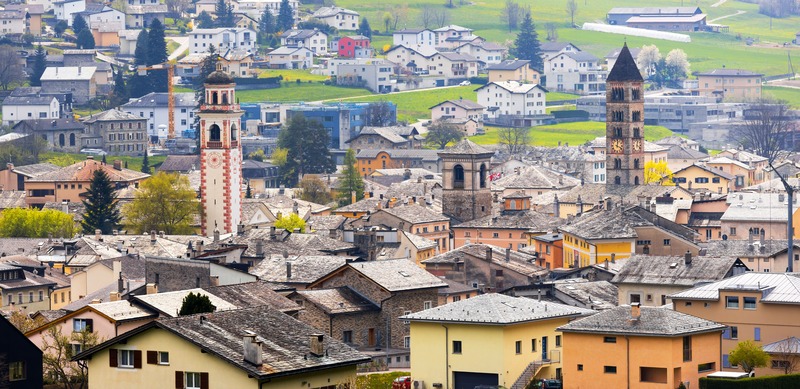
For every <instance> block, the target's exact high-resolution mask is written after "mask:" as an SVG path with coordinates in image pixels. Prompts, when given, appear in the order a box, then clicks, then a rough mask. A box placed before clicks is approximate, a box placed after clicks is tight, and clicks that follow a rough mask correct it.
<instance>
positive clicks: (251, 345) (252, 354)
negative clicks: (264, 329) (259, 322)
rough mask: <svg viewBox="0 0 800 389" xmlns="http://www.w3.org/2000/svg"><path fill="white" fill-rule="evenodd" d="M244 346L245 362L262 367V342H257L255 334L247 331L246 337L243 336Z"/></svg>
mask: <svg viewBox="0 0 800 389" xmlns="http://www.w3.org/2000/svg"><path fill="white" fill-rule="evenodd" d="M242 345H243V346H244V352H243V354H244V360H245V362H249V363H252V364H254V365H256V366H261V365H262V364H263V363H264V358H263V355H262V348H261V342H260V341H258V340H256V334H255V333H253V332H251V331H245V333H244V335H242Z"/></svg>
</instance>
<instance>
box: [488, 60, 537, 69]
mask: <svg viewBox="0 0 800 389" xmlns="http://www.w3.org/2000/svg"><path fill="white" fill-rule="evenodd" d="M530 63H531V61H528V60H525V59H509V60H505V61H502V62H500V63H496V64H492V65H489V66H487V67H486V70H488V71H492V70H517V69H519V68H521V67H523V66H528V64H530Z"/></svg>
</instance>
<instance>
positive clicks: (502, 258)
mask: <svg viewBox="0 0 800 389" xmlns="http://www.w3.org/2000/svg"><path fill="white" fill-rule="evenodd" d="M487 256H489V257H490V260H491V262H492V264H493V265H494V266H498V267H500V268H503V269H507V270H509V271H513V272H516V273H519V274H522V275H524V276H526V277H530V278H535V277H544V276H546V275H547V273H548V271H547V270H546V269H545V268H543V267H541V266H539V265H536V263H535V261H534V259H535V258H536V257H535V256H533V255H530V254H527V253H524V252H520V251H514V250H508V249H507V248H501V247H497V246H492V245H489V244H482V243H480V244H468V245H464V246H461V247H459V248H457V249H455V250H450V251H448V252H446V253H443V254H439V255H436V256H434V257H432V258H428V259H426V260H424V261H422V264H424V265H426V266H427V265H436V264H457V263H464V262H465V259H470V258H474V259H477V260H480V261H486V260H487ZM506 256H508V261H506Z"/></svg>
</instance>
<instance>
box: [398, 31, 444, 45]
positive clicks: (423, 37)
mask: <svg viewBox="0 0 800 389" xmlns="http://www.w3.org/2000/svg"><path fill="white" fill-rule="evenodd" d="M392 46H405V47H410V48H413V49H418V50H420V49H430V50H432V49H434V48H435V47H436V33H435V32H433V31H431V30H428V29H405V30H399V31H395V32H394V33H393V34H392Z"/></svg>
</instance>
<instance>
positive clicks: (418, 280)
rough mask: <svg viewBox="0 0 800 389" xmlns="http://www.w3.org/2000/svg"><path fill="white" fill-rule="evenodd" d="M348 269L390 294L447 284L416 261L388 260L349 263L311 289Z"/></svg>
mask: <svg viewBox="0 0 800 389" xmlns="http://www.w3.org/2000/svg"><path fill="white" fill-rule="evenodd" d="M346 269H351V270H353V271H355V272H356V273H358V274H360V275H362V276H364V277H366V278H368V279H370V280H371V281H372V282H374V283H375V284H377V285H379V286H380V287H382V288H384V289H386V290H387V291H389V292H402V291H406V290H414V289H429V288H442V287H446V286H447V284H445V283H444V282H442V280H440V279H439V278H438V277H436V276H434V275H433V274H431V273H428V272H427V271H425V270H423V269H422V268H420V267H419V266H417V264H416V263H414V261H411V260H408V259H405V258H402V259H387V260H383V261H369V262H354V263H348V264H346V265H344V266H342V267H340V268H339V269H337V270H335V271H333V272H331V273H329V274H327V275H326V276H324V277H322V278H320V279H318V280H316V281H314V283H312V284H311V285H310V286H309V288H310V289H311V288H313V287H314V286H315V285H320V284H321V282H323V281H324V280H326V279H328V278H329V277H333V276H335V275H336V274H339V273H340V272H343V271H345V270H346Z"/></svg>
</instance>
